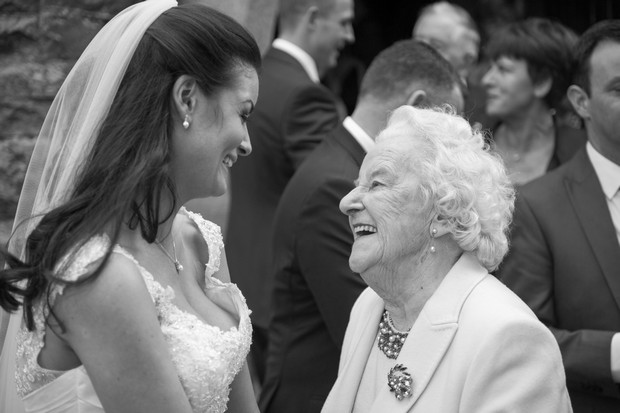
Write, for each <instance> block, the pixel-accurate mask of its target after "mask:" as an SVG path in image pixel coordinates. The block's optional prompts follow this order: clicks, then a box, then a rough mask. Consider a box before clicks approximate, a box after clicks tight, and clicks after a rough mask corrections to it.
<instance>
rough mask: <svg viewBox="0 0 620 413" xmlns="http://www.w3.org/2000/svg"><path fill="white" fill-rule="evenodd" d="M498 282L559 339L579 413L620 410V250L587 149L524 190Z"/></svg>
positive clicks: (521, 192) (574, 401)
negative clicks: (616, 343)
mask: <svg viewBox="0 0 620 413" xmlns="http://www.w3.org/2000/svg"><path fill="white" fill-rule="evenodd" d="M498 276H499V277H500V278H501V280H502V281H503V282H504V283H506V285H508V286H509V287H510V288H511V289H512V290H513V291H515V292H516V293H517V294H518V295H519V296H520V297H521V298H522V299H523V300H524V301H525V302H526V303H527V304H528V305H529V306H530V307H531V308H532V309H533V310H534V312H535V313H536V315H537V316H538V318H540V320H541V321H542V322H543V323H545V324H546V325H547V326H549V328H550V329H551V331H552V332H553V334H554V335H555V337H556V339H557V340H558V342H559V344H560V349H561V350H562V357H563V359H564V364H565V368H566V377H567V379H568V385H569V391H570V392H571V398H572V399H573V403H574V406H573V407H574V409H575V411H576V412H580V411H588V412H590V411H592V410H589V409H588V408H586V407H585V406H590V407H595V406H596V407H599V409H600V410H596V411H601V412H612V411H613V412H618V411H620V392H619V391H618V388H617V386H616V385H615V384H614V383H613V382H612V378H611V361H610V352H611V350H610V347H611V338H612V335H613V334H614V333H615V332H618V331H620V246H619V245H618V239H617V237H616V233H615V229H614V225H613V223H612V220H611V215H610V213H609V209H608V207H607V204H606V200H605V195H604V194H603V190H602V188H601V185H600V183H599V180H598V177H597V176H596V173H595V171H594V168H593V166H592V164H591V162H590V160H589V158H588V156H587V152H586V150H585V148H584V149H582V150H581V151H580V152H579V153H578V154H577V155H576V156H575V157H574V158H573V159H572V160H571V161H570V162H568V163H566V164H565V165H563V166H561V167H560V168H558V169H556V170H554V171H553V172H550V173H549V174H547V175H545V176H543V177H541V178H539V179H537V180H535V181H533V182H531V183H529V184H528V185H525V186H524V187H523V188H522V189H521V191H520V193H519V196H518V197H517V203H516V208H515V215H514V224H513V230H512V250H511V252H510V254H509V256H508V257H507V259H506V260H505V261H504V263H503V264H502V266H501V267H500V269H499V271H498ZM605 396H609V397H610V398H609V397H605ZM578 401H582V402H579V403H578ZM581 405H583V406H584V407H583V410H582V409H581V407H580V406H581ZM604 406H607V407H604Z"/></svg>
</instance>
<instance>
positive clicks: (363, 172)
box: [340, 138, 430, 273]
mask: <svg viewBox="0 0 620 413" xmlns="http://www.w3.org/2000/svg"><path fill="white" fill-rule="evenodd" d="M411 140H412V139H411V138H388V139H385V140H383V141H380V142H378V143H377V145H376V146H375V147H374V148H373V149H371V150H370V152H368V155H367V156H366V158H365V159H364V162H363V164H362V167H361V169H360V174H359V179H358V181H357V183H356V188H355V189H353V190H352V191H351V192H350V193H349V194H348V195H347V196H345V197H344V198H343V199H342V201H341V202H340V210H341V211H342V212H343V213H345V214H347V215H348V216H349V224H350V225H351V229H352V231H353V236H354V243H353V248H352V250H351V257H350V259H349V265H350V267H351V269H352V270H353V271H355V272H357V273H364V272H365V271H368V270H369V269H372V268H373V267H375V266H379V268H383V269H386V268H397V267H398V265H399V264H401V263H406V262H410V260H411V259H419V258H420V257H422V256H423V255H424V253H425V251H426V249H427V244H428V240H429V230H428V226H429V222H430V218H429V217H430V210H429V208H428V207H427V206H425V205H424V204H423V203H422V200H421V198H420V195H419V193H418V191H419V179H418V177H417V176H416V173H415V168H416V166H415V159H414V158H412V156H411V153H413V150H412V142H411Z"/></svg>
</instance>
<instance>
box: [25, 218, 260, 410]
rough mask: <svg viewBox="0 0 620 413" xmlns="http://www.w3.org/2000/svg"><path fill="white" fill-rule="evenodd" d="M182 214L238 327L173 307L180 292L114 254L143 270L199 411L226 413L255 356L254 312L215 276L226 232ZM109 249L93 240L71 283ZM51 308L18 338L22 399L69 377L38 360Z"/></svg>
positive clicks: (219, 299) (210, 290)
mask: <svg viewBox="0 0 620 413" xmlns="http://www.w3.org/2000/svg"><path fill="white" fill-rule="evenodd" d="M182 212H183V213H185V214H187V215H188V216H189V217H190V218H191V219H192V220H193V221H194V222H195V223H196V225H197V226H198V228H199V229H200V232H201V233H202V235H203V237H204V239H205V241H206V243H207V245H208V247H209V262H208V263H207V264H206V269H205V284H206V287H205V294H206V295H207V296H208V297H209V298H211V299H212V300H213V301H214V302H215V303H216V304H217V305H220V306H222V307H224V308H226V309H227V310H228V311H233V312H234V313H236V314H237V315H238V317H239V324H238V326H237V327H233V328H232V329H230V330H228V331H223V330H221V329H220V328H219V327H216V326H212V325H209V324H206V323H204V322H203V321H202V320H200V319H199V318H198V317H196V316H195V315H193V314H190V313H187V312H185V311H183V310H181V309H180V308H178V307H177V306H176V305H175V304H174V303H173V299H174V291H173V290H172V288H171V287H167V288H164V287H163V286H162V285H161V284H160V283H158V282H157V281H156V280H155V279H154V278H153V276H152V275H151V274H150V273H149V272H148V271H147V270H146V269H145V268H144V267H143V266H141V265H140V264H139V263H138V262H137V261H136V260H135V259H134V258H133V257H132V256H131V255H130V254H129V253H128V252H127V251H126V250H124V249H123V248H121V247H120V246H115V247H114V250H113V251H114V253H118V254H122V255H124V256H125V257H127V258H129V259H130V260H132V261H133V262H134V263H135V264H136V265H137V266H138V268H139V270H140V273H141V274H142V277H143V278H144V281H145V283H146V286H147V289H148V291H149V294H150V295H151V298H152V299H153V302H154V304H155V307H156V310H157V314H158V319H159V322H160V326H161V331H162V333H163V335H164V337H165V340H166V342H167V343H168V346H169V349H170V354H171V357H172V360H173V362H174V365H175V367H176V369H177V372H178V375H179V378H180V380H181V384H182V385H183V388H184V390H185V393H186V394H187V396H188V399H189V401H190V404H191V405H192V408H193V410H194V412H224V411H225V410H226V405H227V402H228V395H229V391H230V384H231V383H232V381H233V379H234V377H235V376H236V374H237V373H238V372H239V371H240V370H241V367H242V366H243V364H244V362H245V358H246V356H247V354H248V352H249V348H250V344H251V332H252V331H251V329H252V327H251V324H250V319H249V314H250V311H249V310H248V308H247V305H246V303H245V299H244V298H243V295H242V294H241V292H240V291H239V289H238V288H237V287H236V285H234V284H231V283H223V282H221V281H220V280H218V279H217V278H214V277H212V276H213V274H214V273H215V272H216V271H217V270H218V269H219V265H220V253H221V251H222V249H223V242H222V236H221V232H220V228H219V227H218V226H217V225H215V224H213V223H211V222H209V221H206V220H204V219H203V218H202V217H201V216H200V215H199V214H194V213H192V212H189V211H185V210H182ZM108 246H109V239H108V238H107V237H106V236H98V237H94V238H92V239H91V240H89V241H88V242H87V243H86V244H85V245H84V246H83V247H82V248H81V249H80V251H79V252H78V253H77V255H76V256H75V257H74V260H73V263H72V264H71V266H70V267H69V269H68V271H66V272H65V274H66V277H67V279H77V277H79V276H80V274H83V273H84V272H85V271H86V270H87V269H88V266H89V265H92V263H94V262H97V260H99V259H101V258H102V257H103V255H104V254H105V252H106V250H107V248H108ZM58 294H62V286H56V287H54V290H53V291H52V294H51V296H50V300H51V301H52V302H53V300H54V298H56V297H57V296H58ZM46 308H47V306H46V305H44V303H42V304H41V305H40V306H39V307H38V308H37V309H36V310H35V324H36V329H35V330H34V331H32V332H30V331H28V330H27V329H25V328H24V327H22V329H21V331H20V333H19V336H18V350H17V372H16V382H17V389H18V392H19V394H20V396H22V398H23V397H27V396H28V395H29V394H30V393H32V392H34V391H35V390H37V389H42V390H44V389H43V387H44V386H46V385H47V384H49V383H51V382H52V381H54V380H55V379H56V378H58V377H60V376H61V375H63V374H65V373H66V372H64V371H54V370H48V369H45V368H42V367H40V366H39V365H38V363H37V356H38V354H39V352H40V351H41V349H42V348H43V340H44V333H45V318H46V316H47V310H46ZM79 369H83V367H79ZM86 377H87V376H86ZM88 384H89V385H90V386H92V384H90V383H88Z"/></svg>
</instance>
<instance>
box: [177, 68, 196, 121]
mask: <svg viewBox="0 0 620 413" xmlns="http://www.w3.org/2000/svg"><path fill="white" fill-rule="evenodd" d="M198 92H199V91H198V83H197V82H196V79H195V78H194V77H192V76H189V75H181V76H179V78H178V79H177V80H176V81H175V82H174V85H173V86H172V107H173V108H174V111H173V112H174V113H173V116H174V115H176V116H178V119H180V121H181V122H182V121H184V120H185V119H186V117H188V118H189V119H190V121H191V117H192V115H193V113H194V110H195V108H196V99H197V95H198Z"/></svg>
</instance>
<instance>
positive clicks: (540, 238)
mask: <svg viewBox="0 0 620 413" xmlns="http://www.w3.org/2000/svg"><path fill="white" fill-rule="evenodd" d="M553 258H554V257H553V256H552V252H551V251H550V249H549V246H548V243H547V240H546V237H545V234H544V232H543V230H542V228H541V225H540V223H539V220H538V218H537V217H536V215H535V213H534V210H533V209H532V208H531V207H530V205H529V203H528V202H527V199H526V198H525V197H523V196H520V197H518V198H517V204H516V209H515V216H514V224H513V234H512V248H511V252H510V254H509V256H508V257H507V258H506V260H505V262H504V263H503V264H502V266H501V268H500V270H499V272H498V277H499V278H500V279H501V280H502V281H503V282H504V283H505V284H506V285H507V286H508V287H509V288H510V289H512V290H513V291H514V292H515V293H516V294H517V295H518V296H519V297H521V299H522V300H523V301H525V303H526V304H528V305H529V306H530V308H531V309H532V310H533V311H534V313H536V315H537V316H538V318H539V319H540V320H541V321H542V322H543V323H544V324H545V325H547V327H549V329H550V330H551V332H552V333H553V335H554V336H555V338H556V340H557V341H558V343H559V345H560V350H561V352H562V358H563V361H564V367H565V369H566V376H567V379H568V380H569V382H574V383H579V384H580V386H581V388H582V389H583V390H584V391H588V389H589V388H593V387H598V388H599V389H602V390H603V392H604V393H606V394H610V395H612V394H613V395H615V397H618V396H617V394H618V392H617V389H616V388H615V386H614V384H613V381H612V377H611V339H612V336H613V334H614V332H612V331H601V330H587V329H583V330H575V331H568V330H565V329H562V328H559V325H560V324H559V323H560V320H558V318H557V316H556V313H555V307H556V305H555V295H554V283H555V282H556V280H560V281H561V278H562V274H557V275H556V274H555V273H554V267H553ZM575 293H576V294H578V292H575ZM593 390H594V391H597V390H596V389H593ZM598 391H600V390H598Z"/></svg>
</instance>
